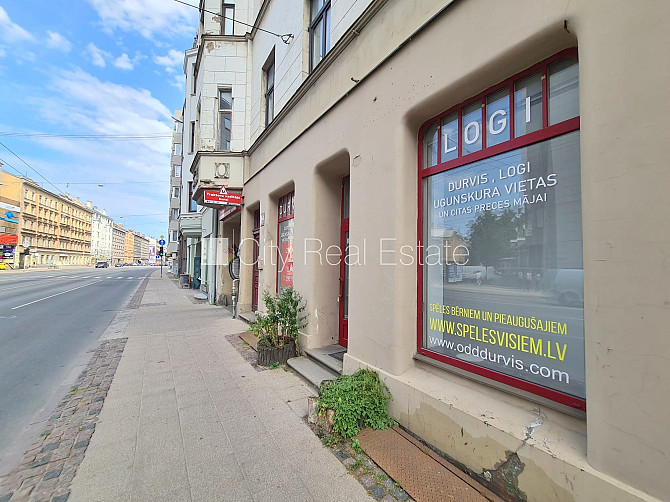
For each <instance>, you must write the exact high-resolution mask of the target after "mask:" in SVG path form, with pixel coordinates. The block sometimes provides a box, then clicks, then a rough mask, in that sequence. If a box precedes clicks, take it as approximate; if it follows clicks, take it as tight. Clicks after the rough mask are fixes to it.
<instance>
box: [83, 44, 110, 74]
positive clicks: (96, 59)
mask: <svg viewBox="0 0 670 502" xmlns="http://www.w3.org/2000/svg"><path fill="white" fill-rule="evenodd" d="M86 51H87V52H88V55H89V57H90V58H91V63H93V64H94V65H95V66H99V67H100V68H104V67H105V66H106V65H107V63H106V62H105V59H109V58H110V57H112V55H111V54H110V53H109V52H107V51H103V50H102V49H100V48H98V47H96V45H95V44H94V43H93V42H91V43H90V44H88V46H87V47H86Z"/></svg>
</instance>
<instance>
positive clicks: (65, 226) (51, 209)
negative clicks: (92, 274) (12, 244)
mask: <svg viewBox="0 0 670 502" xmlns="http://www.w3.org/2000/svg"><path fill="white" fill-rule="evenodd" d="M22 209H23V210H22V212H21V217H22V218H21V242H20V253H22V254H24V255H25V265H26V266H41V265H45V266H48V265H53V266H64V265H89V264H90V263H91V221H92V214H93V211H92V210H91V209H89V208H88V207H86V205H85V204H83V203H82V202H81V201H80V200H79V199H76V198H72V197H70V196H69V195H68V194H63V195H57V194H54V193H51V192H49V191H48V190H46V189H44V188H42V187H41V186H40V185H39V184H38V183H37V182H35V181H33V180H31V179H29V178H23V200H22ZM28 250H29V254H26V252H27V251H28Z"/></svg>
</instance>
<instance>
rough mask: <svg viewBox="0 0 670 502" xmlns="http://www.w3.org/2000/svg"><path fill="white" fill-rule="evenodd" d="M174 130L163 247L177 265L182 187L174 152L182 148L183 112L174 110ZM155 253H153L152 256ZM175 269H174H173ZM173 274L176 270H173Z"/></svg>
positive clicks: (180, 164) (176, 156)
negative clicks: (176, 191)
mask: <svg viewBox="0 0 670 502" xmlns="http://www.w3.org/2000/svg"><path fill="white" fill-rule="evenodd" d="M173 118H174V129H173V131H172V155H171V156H170V207H169V211H170V214H169V218H168V239H167V245H166V246H165V247H164V252H165V256H166V258H167V259H168V260H170V262H171V263H174V264H177V265H178V263H179V215H180V214H181V197H182V194H183V187H182V182H181V166H182V157H181V152H180V153H179V155H177V154H176V153H175V152H176V151H177V149H181V147H182V138H183V131H184V111H183V110H175V112H174V116H173ZM175 188H179V193H178V196H177V197H175V196H174V195H175V194H174V193H173V192H174V189H175ZM155 254H156V253H155V252H154V255H155ZM175 268H176V267H175ZM173 272H174V273H175V274H177V273H178V268H176V269H174V270H173Z"/></svg>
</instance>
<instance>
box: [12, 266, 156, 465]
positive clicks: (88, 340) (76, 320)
mask: <svg viewBox="0 0 670 502" xmlns="http://www.w3.org/2000/svg"><path fill="white" fill-rule="evenodd" d="M154 270H156V269H155V268H151V267H121V268H107V269H93V268H91V269H73V270H67V269H65V270H63V269H58V270H41V271H25V272H21V271H20V272H13V273H7V274H3V273H2V272H1V271H0V475H2V474H3V473H6V472H8V471H9V470H10V469H11V468H12V467H13V466H14V465H15V464H16V462H18V460H20V457H21V455H22V454H23V451H24V450H25V449H26V448H27V447H28V446H29V445H30V443H31V441H32V439H31V433H34V431H35V430H36V428H37V427H39V422H41V421H43V420H45V419H46V418H48V417H49V415H50V413H51V411H52V410H53V408H54V407H55V406H56V404H58V401H59V399H60V398H61V397H62V395H63V394H64V393H65V392H67V391H68V390H69V388H68V386H69V385H71V383H72V382H74V380H75V379H76V378H77V376H78V373H79V372H80V371H81V369H82V365H85V364H86V363H87V362H88V359H89V358H90V356H91V354H89V352H90V351H91V350H94V349H95V348H96V347H97V345H98V344H97V341H98V338H99V337H100V336H101V335H102V333H103V332H104V331H105V328H107V326H108V325H109V324H110V323H111V322H112V320H113V319H114V317H115V316H116V315H117V313H118V312H119V311H121V310H123V309H125V308H126V306H127V304H128V301H129V300H130V298H131V297H132V295H133V293H134V292H135V290H136V289H137V288H138V287H139V285H140V284H141V283H142V280H143V279H144V278H145V277H146V276H147V275H148V274H149V273H151V272H153V271H154Z"/></svg>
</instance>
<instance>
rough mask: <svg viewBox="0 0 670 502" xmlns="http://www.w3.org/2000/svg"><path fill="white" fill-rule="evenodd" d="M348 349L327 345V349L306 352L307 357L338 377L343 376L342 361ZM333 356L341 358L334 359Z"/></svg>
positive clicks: (321, 348) (320, 348)
mask: <svg viewBox="0 0 670 502" xmlns="http://www.w3.org/2000/svg"><path fill="white" fill-rule="evenodd" d="M346 350H347V349H346V348H345V347H342V346H341V345H337V344H335V345H327V346H326V347H319V348H316V349H308V350H305V351H304V352H305V355H307V356H308V357H310V358H312V359H314V360H315V361H316V362H318V363H319V364H320V365H322V366H323V367H324V368H326V369H329V370H331V371H333V372H335V373H337V374H338V375H341V374H342V367H343V364H344V362H343V361H342V359H340V358H342V356H343V355H344V354H343V352H346ZM333 354H336V355H339V357H340V358H337V357H333Z"/></svg>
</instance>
